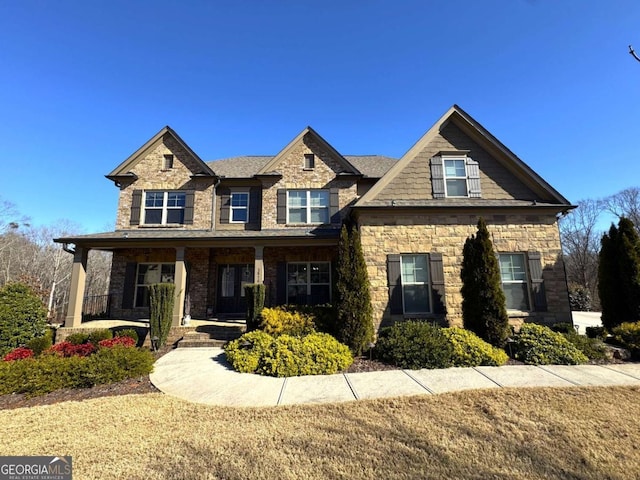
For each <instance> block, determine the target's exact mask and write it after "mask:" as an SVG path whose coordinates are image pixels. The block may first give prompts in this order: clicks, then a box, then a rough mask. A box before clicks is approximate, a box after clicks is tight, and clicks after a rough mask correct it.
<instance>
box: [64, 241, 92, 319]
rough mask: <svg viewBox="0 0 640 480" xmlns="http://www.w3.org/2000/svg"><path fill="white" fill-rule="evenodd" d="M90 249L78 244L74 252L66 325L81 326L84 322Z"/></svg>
mask: <svg viewBox="0 0 640 480" xmlns="http://www.w3.org/2000/svg"><path fill="white" fill-rule="evenodd" d="M88 254H89V249H87V248H81V247H78V246H76V250H75V253H74V254H73V268H72V270H71V286H70V287H69V305H68V306H67V316H66V317H65V319H64V326H65V327H79V326H80V324H82V301H83V300H84V285H85V280H86V278H87V256H88Z"/></svg>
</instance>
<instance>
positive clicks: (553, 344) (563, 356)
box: [511, 323, 589, 365]
mask: <svg viewBox="0 0 640 480" xmlns="http://www.w3.org/2000/svg"><path fill="white" fill-rule="evenodd" d="M511 348H512V352H513V356H514V358H515V359H516V360H520V361H522V362H524V363H527V364H531V365H553V364H557V365H577V364H580V363H587V362H588V360H589V359H588V358H587V357H586V355H585V354H584V353H582V352H581V351H580V350H578V349H577V348H576V347H575V346H574V345H573V344H571V342H569V340H567V339H566V338H565V337H564V336H563V335H562V334H561V333H557V332H554V331H553V330H551V329H550V328H548V327H545V326H543V325H536V324H534V323H525V324H524V325H522V328H520V332H519V333H518V334H517V335H516V336H515V339H514V343H513V344H512V346H511Z"/></svg>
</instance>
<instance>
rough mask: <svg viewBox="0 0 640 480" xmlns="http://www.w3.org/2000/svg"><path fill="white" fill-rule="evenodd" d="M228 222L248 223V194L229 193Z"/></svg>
mask: <svg viewBox="0 0 640 480" xmlns="http://www.w3.org/2000/svg"><path fill="white" fill-rule="evenodd" d="M229 204H230V209H231V211H230V212H229V222H231V223H247V222H248V221H249V192H231V199H230V201H229Z"/></svg>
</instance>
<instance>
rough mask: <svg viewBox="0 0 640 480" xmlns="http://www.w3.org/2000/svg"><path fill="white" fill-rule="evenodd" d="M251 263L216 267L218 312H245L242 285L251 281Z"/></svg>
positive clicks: (245, 304)
mask: <svg viewBox="0 0 640 480" xmlns="http://www.w3.org/2000/svg"><path fill="white" fill-rule="evenodd" d="M253 280H254V279H253V265H251V264H227V265H219V267H218V313H242V314H244V313H246V311H247V300H246V297H245V294H244V286H245V285H246V284H248V283H253Z"/></svg>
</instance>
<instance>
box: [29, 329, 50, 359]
mask: <svg viewBox="0 0 640 480" xmlns="http://www.w3.org/2000/svg"><path fill="white" fill-rule="evenodd" d="M49 332H50V330H49ZM52 345H53V342H52V339H51V334H45V335H44V336H42V337H36V338H32V339H31V340H29V341H28V342H27V343H26V344H25V347H27V348H28V349H30V350H32V351H33V354H34V355H35V356H36V357H37V356H38V355H40V354H41V353H42V352H44V351H45V350H47V349H49V348H51V346H52Z"/></svg>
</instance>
